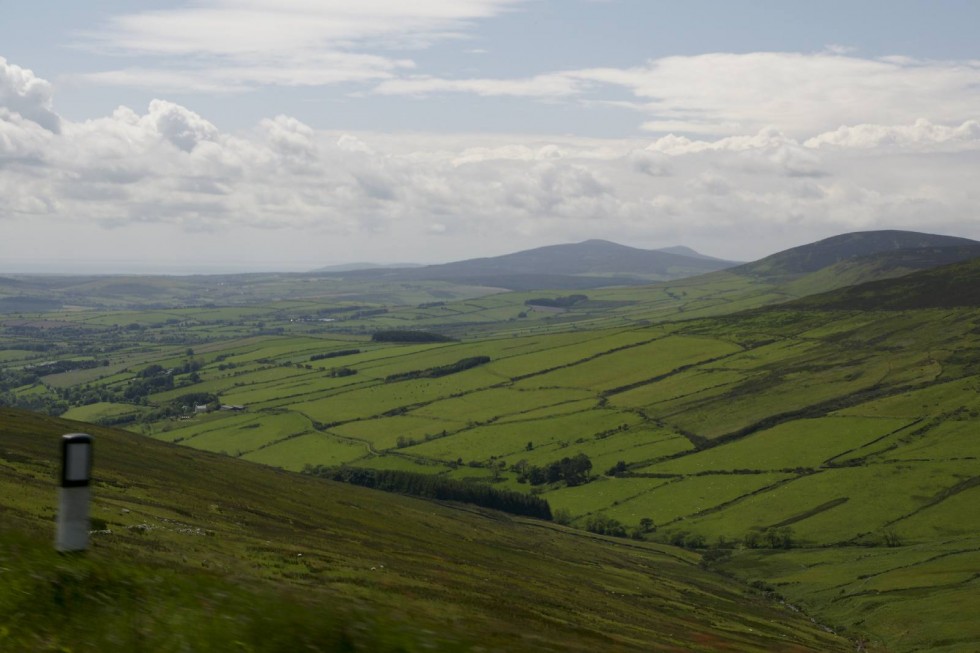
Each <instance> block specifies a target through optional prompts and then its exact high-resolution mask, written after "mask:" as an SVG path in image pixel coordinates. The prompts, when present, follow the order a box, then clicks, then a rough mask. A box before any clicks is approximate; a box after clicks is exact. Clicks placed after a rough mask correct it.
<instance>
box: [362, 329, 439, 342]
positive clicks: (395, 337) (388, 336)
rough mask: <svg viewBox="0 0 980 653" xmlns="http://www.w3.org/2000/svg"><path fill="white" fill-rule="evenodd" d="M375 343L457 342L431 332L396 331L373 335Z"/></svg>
mask: <svg viewBox="0 0 980 653" xmlns="http://www.w3.org/2000/svg"><path fill="white" fill-rule="evenodd" d="M371 340H373V341H374V342H455V338H450V337H449V336H444V335H442V334H440V333H432V332H430V331H411V330H408V329H395V330H392V331H376V332H375V333H373V334H372V335H371Z"/></svg>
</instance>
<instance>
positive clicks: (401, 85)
mask: <svg viewBox="0 0 980 653" xmlns="http://www.w3.org/2000/svg"><path fill="white" fill-rule="evenodd" d="M585 85H586V84H585V82H583V81H582V80H578V79H575V78H573V77H570V76H568V75H563V74H556V75H538V76H536V77H529V78H526V79H459V80H452V79H437V78H435V77H409V78H403V79H391V80H386V81H383V82H381V83H380V84H378V85H377V86H376V87H375V89H374V92H375V93H377V94H378V95H431V94H434V93H473V94H475V95H481V96H514V97H528V98H559V97H567V96H571V95H576V94H578V93H580V92H581V91H582V89H583V87H584V86H585Z"/></svg>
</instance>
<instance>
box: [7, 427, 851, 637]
mask: <svg viewBox="0 0 980 653" xmlns="http://www.w3.org/2000/svg"><path fill="white" fill-rule="evenodd" d="M78 428H79V425H78V424H76V423H71V422H64V421H61V420H57V419H52V418H40V417H38V416H36V415H32V414H27V413H22V412H18V411H11V410H2V411H0V465H2V468H3V474H2V475H0V497H2V500H0V516H2V522H0V523H2V524H3V531H5V532H6V533H5V534H3V535H0V561H2V563H3V564H2V567H3V574H4V575H5V577H6V578H10V579H13V581H14V582H13V583H9V584H5V585H4V589H3V590H0V605H3V606H4V607H6V608H7V610H5V611H3V612H0V649H4V650H6V649H12V650H16V649H23V648H31V649H33V650H62V648H61V647H62V646H65V645H67V644H68V643H69V637H72V636H76V635H77V636H79V637H81V638H82V639H83V642H82V643H72V644H71V646H72V650H76V651H83V650H105V649H106V648H107V647H109V648H111V647H116V648H118V647H120V646H121V647H126V646H127V645H132V644H133V643H134V642H136V643H137V644H139V645H142V646H144V647H146V648H149V649H152V650H178V649H180V648H181V645H182V644H184V645H186V644H187V642H188V640H189V641H190V645H191V646H193V647H196V648H197V650H220V647H221V644H222V642H223V644H224V645H226V646H227V645H228V643H229V642H228V640H227V639H222V638H224V637H228V636H229V630H231V631H236V630H237V631H238V633H237V634H236V636H243V637H246V638H251V639H250V640H249V641H246V642H245V647H246V648H248V647H249V646H254V647H255V650H290V647H293V648H298V647H299V646H302V645H305V644H318V645H319V646H320V649H319V650H344V646H347V647H348V649H349V650H396V649H397V650H421V649H429V648H435V649H437V650H453V649H456V648H463V649H467V650H469V649H470V648H472V650H478V649H477V647H476V646H473V645H474V644H475V643H479V645H480V647H479V650H556V651H557V650H567V651H576V650H577V651H590V650H595V649H597V648H598V649H601V650H623V651H628V650H636V651H647V650H652V649H657V650H678V651H680V650H718V649H719V648H722V647H724V648H725V649H726V650H734V651H739V650H744V651H749V650H773V649H779V650H798V651H804V650H845V649H847V648H848V647H849V644H848V643H847V642H845V641H843V640H841V639H839V638H836V637H834V636H831V635H828V634H827V633H825V632H823V631H821V630H820V629H818V628H816V627H815V626H813V625H812V624H810V623H809V622H808V621H807V620H805V619H803V618H801V617H800V616H798V615H796V614H794V613H792V612H790V611H788V610H785V609H778V608H776V607H774V606H773V605H772V604H768V603H766V602H764V601H762V600H760V599H759V598H758V597H757V596H754V595H753V594H751V593H747V592H746V591H744V590H742V589H740V588H739V587H738V586H736V585H733V584H732V583H730V582H728V581H726V580H724V579H722V578H721V577H718V576H715V575H713V574H711V573H709V572H705V571H703V570H702V569H701V568H699V567H698V565H697V556H696V555H693V554H690V553H686V552H684V551H682V550H676V549H672V548H669V547H663V546H659V545H653V544H644V543H635V542H624V541H613V540H608V539H606V538H600V537H597V536H590V535H588V534H585V533H582V532H576V531H570V530H567V529H565V528H562V527H560V526H556V525H552V524H550V523H542V522H535V521H529V520H522V519H515V518H511V517H508V516H504V515H501V514H497V513H492V512H484V511H479V510H473V509H470V508H466V507H461V506H453V505H442V504H438V503H427V502H423V501H417V500H412V499H409V498H406V497H400V496H395V495H387V494H381V493H376V492H372V491H368V490H364V489H361V488H356V487H352V486H343V485H335V484H332V483H328V482H325V481H320V480H317V479H312V478H308V477H301V476H296V475H293V474H289V473H286V472H281V471H277V470H274V469H271V468H268V467H261V466H255V465H251V464H248V463H245V462H242V461H237V460H233V459H230V458H227V457H221V456H215V455H212V454H208V453H204V452H194V451H191V450H187V449H183V448H178V447H173V446H170V445H166V444H163V443H156V442H152V441H148V440H145V439H142V438H140V437H138V436H134V435H131V434H127V433H122V432H114V431H110V430H106V429H101V428H97V427H86V430H87V431H89V432H91V433H93V435H94V436H95V438H96V471H95V483H94V486H93V493H94V497H95V498H94V502H93V517H95V518H96V519H98V520H101V521H104V523H105V526H106V527H107V529H108V530H109V531H111V532H107V533H95V534H93V536H92V545H93V546H92V550H91V552H90V554H89V555H88V556H87V557H85V558H81V559H79V558H74V557H67V558H56V557H55V556H53V555H51V554H47V553H44V552H43V551H38V550H37V547H38V546H42V547H43V546H44V540H48V538H50V537H51V535H52V532H51V531H52V524H51V519H52V517H53V512H54V508H53V506H54V505H55V502H56V495H55V489H54V483H53V477H54V476H55V473H56V461H55V460H54V458H55V451H56V449H57V439H58V437H59V435H60V434H61V433H64V432H69V431H73V430H76V429H78ZM100 525H101V523H100ZM11 529H13V530H15V531H17V532H22V533H26V535H12V534H10V531H11ZM32 538H41V540H40V541H39V542H36V541H35V539H32ZM48 541H50V540H48ZM28 597H29V598H28ZM25 599H28V600H25ZM72 614H80V615H85V616H86V617H87V618H91V619H92V621H85V620H82V619H80V618H73V617H72V616H71V615H72ZM318 614H319V615H321V617H315V615H318ZM202 615H203V618H202ZM208 615H211V618H209V617H208ZM214 617H216V619H215V618H214ZM226 619H232V620H233V621H234V622H235V623H236V624H238V625H239V626H240V630H239V628H231V629H229V628H225V627H224V626H223V625H222V622H224V621H225V620H226ZM212 622H213V623H212ZM277 628H281V629H282V632H281V635H282V637H281V638H272V639H275V641H271V640H270V636H269V633H270V632H276V629H277ZM263 633H264V635H263ZM249 650H252V649H249Z"/></svg>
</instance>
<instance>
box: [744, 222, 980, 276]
mask: <svg viewBox="0 0 980 653" xmlns="http://www.w3.org/2000/svg"><path fill="white" fill-rule="evenodd" d="M947 248H954V249H955V250H957V251H959V252H960V253H961V254H960V255H967V253H968V252H971V251H972V252H975V253H974V254H973V256H976V255H978V254H980V242H977V241H975V240H970V239H968V238H957V237H953V236H938V235H935V234H926V233H918V232H914V231H897V230H885V231H859V232H854V233H848V234H842V235H840V236H833V237H831V238H826V239H824V240H821V241H818V242H815V243H810V244H807V245H801V246H800V247H793V248H791V249H787V250H784V251H782V252H778V253H776V254H773V255H771V256H767V257H765V258H763V259H760V260H758V261H754V262H752V263H746V264H744V265H740V266H737V267H734V268H732V269H731V272H733V273H735V274H741V275H745V276H750V277H755V278H761V279H775V280H778V281H781V282H786V281H790V280H792V279H793V278H794V277H798V276H802V275H804V274H809V273H813V272H818V271H820V270H823V269H825V268H829V267H831V266H834V265H836V264H839V263H841V262H844V261H848V260H851V259H858V258H863V257H870V256H874V255H880V254H887V253H890V252H903V250H914V251H913V252H911V253H910V254H908V255H906V254H900V255H899V257H898V258H895V259H892V260H894V261H897V262H905V263H907V264H908V265H909V266H912V268H913V269H922V267H932V266H934V265H936V264H937V263H935V262H933V257H934V256H935V255H938V256H940V257H942V256H944V253H943V251H942V250H945V249H947ZM954 256H955V254H954ZM940 260H941V262H940V263H939V264H943V263H951V262H953V261H952V260H949V259H948V258H945V259H942V258H941V259H940ZM960 260H962V259H960ZM916 265H918V266H922V267H918V268H916V267H915V266H916Z"/></svg>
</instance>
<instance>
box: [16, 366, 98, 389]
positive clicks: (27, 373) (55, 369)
mask: <svg viewBox="0 0 980 653" xmlns="http://www.w3.org/2000/svg"><path fill="white" fill-rule="evenodd" d="M108 364H109V361H107V360H58V361H50V362H47V363H41V364H39V365H31V366H28V367H24V368H22V369H0V390H14V389H15V388H20V387H23V386H25V385H31V384H32V383H37V382H38V381H39V380H40V379H41V377H42V376H47V375H49V374H60V373H61V372H68V371H71V370H87V369H91V368H93V367H103V366H105V365H108Z"/></svg>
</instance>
